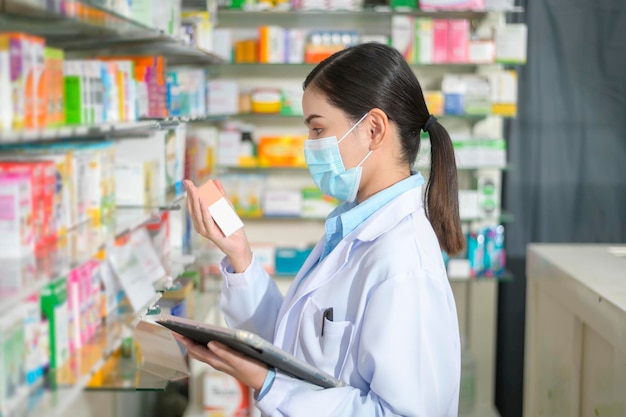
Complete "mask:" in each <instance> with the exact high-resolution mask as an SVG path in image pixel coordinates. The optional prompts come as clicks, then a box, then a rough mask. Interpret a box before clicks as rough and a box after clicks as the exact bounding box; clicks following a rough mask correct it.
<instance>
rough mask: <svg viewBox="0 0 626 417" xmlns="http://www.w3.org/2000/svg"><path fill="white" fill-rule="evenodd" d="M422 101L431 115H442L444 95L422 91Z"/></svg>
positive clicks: (437, 92) (438, 92) (439, 92)
mask: <svg viewBox="0 0 626 417" xmlns="http://www.w3.org/2000/svg"><path fill="white" fill-rule="evenodd" d="M424 100H425V101H426V106H427V107H428V110H429V111H430V113H431V114H434V115H437V116H439V115H441V114H444V102H445V99H444V95H443V93H442V92H441V91H424Z"/></svg>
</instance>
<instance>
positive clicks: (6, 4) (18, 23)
mask: <svg viewBox="0 0 626 417" xmlns="http://www.w3.org/2000/svg"><path fill="white" fill-rule="evenodd" d="M42 3H43V4H44V5H45V2H42ZM72 3H73V9H74V13H73V14H69V12H68V11H66V13H65V14H63V13H61V12H57V11H51V10H48V9H46V8H45V6H39V5H36V4H29V3H26V2H23V1H20V0H0V26H1V27H2V28H3V30H7V31H21V32H26V33H30V34H32V35H37V36H42V37H45V38H46V39H47V42H48V43H49V44H50V45H51V46H55V47H58V48H62V49H64V50H66V54H67V56H68V57H70V58H79V57H82V56H83V55H80V54H77V55H75V53H76V52H80V51H89V54H90V55H91V56H94V55H104V54H106V55H116V54H117V53H124V54H129V53H133V54H134V53H141V54H160V55H164V56H166V57H167V58H168V64H169V65H211V64H219V63H221V62H222V60H221V59H220V58H219V57H217V56H216V55H214V54H212V53H210V52H208V51H204V50H202V49H199V48H196V47H194V46H192V45H189V44H186V43H185V42H184V41H183V40H181V39H177V38H175V37H173V36H170V35H167V34H165V33H163V32H161V31H159V30H157V29H155V28H151V27H148V26H146V25H144V24H142V23H139V22H137V21H134V20H132V19H129V18H128V17H125V16H122V15H120V14H118V13H116V12H114V11H111V10H109V9H107V8H105V7H103V6H102V5H101V4H100V3H101V2H97V1H95V0H74V1H73V2H72ZM121 50H123V52H122V51H121Z"/></svg>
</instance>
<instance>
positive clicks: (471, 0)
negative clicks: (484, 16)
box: [419, 0, 485, 11]
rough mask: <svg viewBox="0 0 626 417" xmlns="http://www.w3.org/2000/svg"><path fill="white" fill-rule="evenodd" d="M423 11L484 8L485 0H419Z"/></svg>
mask: <svg viewBox="0 0 626 417" xmlns="http://www.w3.org/2000/svg"><path fill="white" fill-rule="evenodd" d="M419 7H420V9H421V10H424V11H437V10H485V0H419Z"/></svg>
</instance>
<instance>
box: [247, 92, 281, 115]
mask: <svg viewBox="0 0 626 417" xmlns="http://www.w3.org/2000/svg"><path fill="white" fill-rule="evenodd" d="M250 100H251V101H250V103H251V108H252V113H274V114H276V113H280V110H281V104H282V94H281V92H280V90H279V89H277V88H257V89H255V90H253V91H252V94H251V95H250Z"/></svg>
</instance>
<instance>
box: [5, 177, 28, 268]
mask: <svg viewBox="0 0 626 417" xmlns="http://www.w3.org/2000/svg"><path fill="white" fill-rule="evenodd" d="M31 199H32V195H31V185H30V179H29V178H28V177H27V176H25V175H18V174H6V175H4V174H2V175H0V203H1V204H0V253H2V256H3V257H15V256H20V255H23V254H27V253H30V252H32V251H33V249H34V229H33V221H32V217H33V214H32V200H31Z"/></svg>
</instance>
